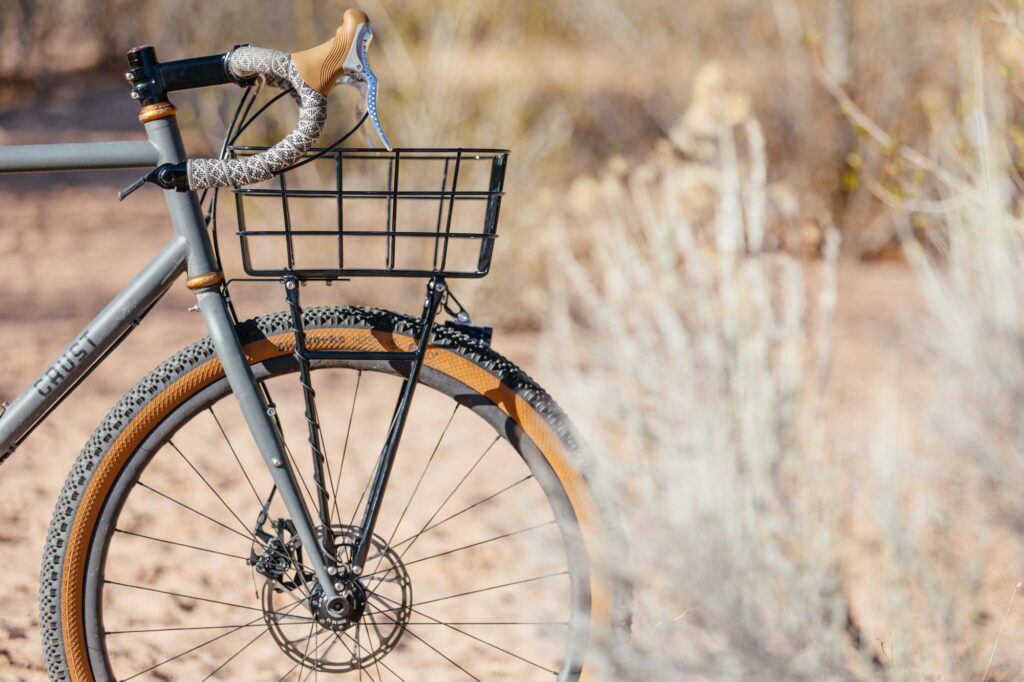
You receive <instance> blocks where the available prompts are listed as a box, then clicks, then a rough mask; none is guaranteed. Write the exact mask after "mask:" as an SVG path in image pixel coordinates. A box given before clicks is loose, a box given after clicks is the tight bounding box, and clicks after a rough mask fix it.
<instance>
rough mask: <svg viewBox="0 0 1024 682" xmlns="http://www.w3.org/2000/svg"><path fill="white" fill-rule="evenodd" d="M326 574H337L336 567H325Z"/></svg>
mask: <svg viewBox="0 0 1024 682" xmlns="http://www.w3.org/2000/svg"><path fill="white" fill-rule="evenodd" d="M327 575H338V569H337V568H335V567H334V566H328V567H327Z"/></svg>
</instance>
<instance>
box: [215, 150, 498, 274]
mask: <svg viewBox="0 0 1024 682" xmlns="http://www.w3.org/2000/svg"><path fill="white" fill-rule="evenodd" d="M264 149H266V148H265V147H253V146H231V147H229V148H228V151H229V153H230V155H231V157H232V158H242V157H245V156H249V155H252V154H256V153H258V152H260V151H263V150H264ZM507 160H508V151H507V150H501V149H462V148H443V149H395V150H393V151H390V152H389V151H385V150H379V149H312V150H310V151H309V152H307V154H306V156H305V157H304V159H303V160H301V161H300V162H299V163H298V164H297V165H296V167H293V168H292V169H291V170H288V171H287V172H284V173H282V174H280V175H278V176H276V177H275V178H273V179H271V180H268V181H267V182H264V183H261V184H258V185H253V186H248V187H240V188H235V189H233V190H232V192H233V194H234V198H235V206H236V209H237V214H238V236H239V239H240V242H241V252H242V265H243V268H244V269H245V272H246V274H248V275H249V276H253V277H283V276H287V275H292V276H296V277H299V278H302V279H339V278H348V277H431V276H441V277H455V278H459V277H463V278H472V277H483V276H484V275H486V274H487V273H488V271H489V269H490V265H491V257H492V255H493V252H494V240H495V239H496V238H497V225H498V214H499V210H500V208H501V199H502V196H503V195H504V192H503V185H504V180H505V167H506V163H507Z"/></svg>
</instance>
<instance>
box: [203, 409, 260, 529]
mask: <svg viewBox="0 0 1024 682" xmlns="http://www.w3.org/2000/svg"><path fill="white" fill-rule="evenodd" d="M209 411H210V416H211V417H213V421H214V422H216V423H217V428H218V429H220V433H221V435H222V436H224V442H225V443H227V446H228V449H229V450H231V455H232V456H233V457H234V458H235V461H236V462H238V468H239V469H241V470H242V475H243V476H245V480H246V481H247V482H248V483H249V488H251V489H252V494H253V496H254V497H255V498H256V504H257V505H258V506H259V507H260V508H261V509H262V508H263V500H262V499H261V498H260V494H259V493H258V492H256V486H255V485H253V482H252V479H251V478H249V472H248V471H246V470H245V467H244V466H242V460H241V458H239V456H238V452H236V451H235V446H234V445H232V444H231V439H229V438H228V433H227V431H225V430H224V427H223V426H222V425H221V423H220V419H218V418H217V414H216V413H215V412H214V411H213V406H212V405H211V406H210V410H209Z"/></svg>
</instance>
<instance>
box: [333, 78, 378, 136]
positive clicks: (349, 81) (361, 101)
mask: <svg viewBox="0 0 1024 682" xmlns="http://www.w3.org/2000/svg"><path fill="white" fill-rule="evenodd" d="M338 84H339V85H350V86H352V87H353V88H355V89H356V90H358V91H359V98H358V99H357V100H356V106H355V112H356V120H357V121H359V120H361V119H362V118H363V116H364V115H367V113H368V112H367V111H366V91H367V87H366V82H365V81H362V80H359V79H357V78H353V77H352V76H350V75H348V74H345V75H343V76H339V77H338ZM359 134H360V135H361V136H362V138H363V142H365V143H366V146H367V147H371V148H372V147H375V146H376V144H375V143H374V140H373V138H372V137H371V136H370V133H369V132H368V131H367V128H366V126H359Z"/></svg>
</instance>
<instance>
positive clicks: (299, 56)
mask: <svg viewBox="0 0 1024 682" xmlns="http://www.w3.org/2000/svg"><path fill="white" fill-rule="evenodd" d="M369 23H370V20H369V18H368V17H367V16H366V14H365V13H364V12H360V11H359V10H357V9H350V10H348V11H346V12H345V15H344V17H342V20H341V26H339V27H338V30H337V31H335V33H334V37H333V38H331V39H330V40H328V41H327V42H325V43H322V44H320V45H317V46H316V47H313V48H310V49H308V50H303V51H302V52H295V53H292V63H293V64H295V68H296V69H298V71H299V75H300V76H302V80H304V81H306V84H307V85H309V87H311V88H313V89H314V90H316V91H317V92H319V93H320V94H321V95H323V96H324V97H326V96H327V95H328V94H330V92H331V90H333V89H334V86H335V85H336V84H337V82H338V77H339V76H341V75H342V74H343V73H345V72H346V71H357V70H359V68H360V64H359V59H358V57H357V56H356V51H355V50H354V49H353V48H355V47H356V38H357V36H358V35H359V33H360V29H361V28H362V27H363V25H364V24H369Z"/></svg>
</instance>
